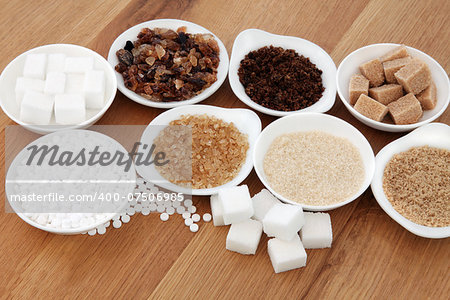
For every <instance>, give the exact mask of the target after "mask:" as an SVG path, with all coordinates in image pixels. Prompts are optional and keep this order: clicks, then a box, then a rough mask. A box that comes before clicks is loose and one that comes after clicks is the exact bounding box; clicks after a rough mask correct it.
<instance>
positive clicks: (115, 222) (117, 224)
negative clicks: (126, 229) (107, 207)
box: [113, 220, 122, 228]
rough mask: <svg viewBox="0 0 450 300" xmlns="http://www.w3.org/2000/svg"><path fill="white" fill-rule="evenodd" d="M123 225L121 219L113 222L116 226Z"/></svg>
mask: <svg viewBox="0 0 450 300" xmlns="http://www.w3.org/2000/svg"><path fill="white" fill-rule="evenodd" d="M121 226H122V222H120V221H119V220H115V221H114V222H113V227H114V228H120V227H121Z"/></svg>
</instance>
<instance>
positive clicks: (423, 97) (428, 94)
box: [417, 82, 437, 110]
mask: <svg viewBox="0 0 450 300" xmlns="http://www.w3.org/2000/svg"><path fill="white" fill-rule="evenodd" d="M436 94H437V91H436V84H435V83H434V82H431V84H430V86H429V87H427V88H426V89H425V90H423V91H422V92H421V93H420V94H418V95H417V100H419V102H420V104H421V105H422V109H423V110H430V109H433V108H435V107H436V102H437V95H436Z"/></svg>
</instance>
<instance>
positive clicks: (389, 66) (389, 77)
mask: <svg viewBox="0 0 450 300" xmlns="http://www.w3.org/2000/svg"><path fill="white" fill-rule="evenodd" d="M410 62H411V57H409V56H408V57H403V58H399V59H394V60H389V61H385V62H384V63H383V69H384V76H385V77H386V82H387V83H397V79H395V76H394V74H395V72H397V71H398V70H400V69H401V68H403V67H404V66H406V65H407V64H409V63H410Z"/></svg>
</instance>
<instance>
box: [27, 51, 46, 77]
mask: <svg viewBox="0 0 450 300" xmlns="http://www.w3.org/2000/svg"><path fill="white" fill-rule="evenodd" d="M46 66H47V55H46V54H44V53H40V54H28V55H27V57H26V58H25V65H24V67H23V76H24V77H28V78H36V79H41V80H44V79H45V69H46Z"/></svg>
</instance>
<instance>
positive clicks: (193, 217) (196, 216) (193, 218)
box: [191, 214, 200, 222]
mask: <svg viewBox="0 0 450 300" xmlns="http://www.w3.org/2000/svg"><path fill="white" fill-rule="evenodd" d="M191 218H192V221H194V222H198V221H200V215H199V214H193V215H192V217H191Z"/></svg>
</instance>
